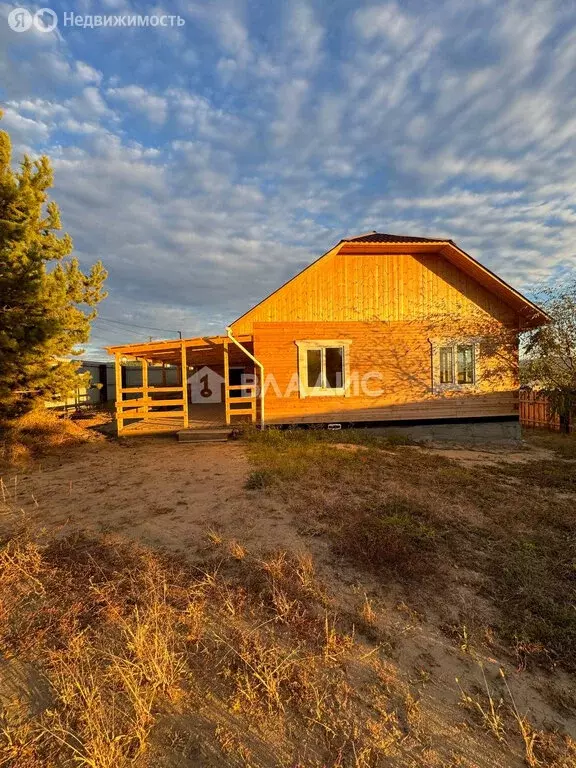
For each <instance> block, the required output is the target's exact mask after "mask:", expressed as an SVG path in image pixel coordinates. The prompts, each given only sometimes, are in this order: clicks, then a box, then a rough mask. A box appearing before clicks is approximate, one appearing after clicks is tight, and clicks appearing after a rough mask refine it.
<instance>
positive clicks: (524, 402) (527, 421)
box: [519, 389, 574, 432]
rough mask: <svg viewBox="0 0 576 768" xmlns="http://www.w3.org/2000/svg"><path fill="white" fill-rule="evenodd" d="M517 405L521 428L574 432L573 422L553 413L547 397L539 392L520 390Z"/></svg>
mask: <svg viewBox="0 0 576 768" xmlns="http://www.w3.org/2000/svg"><path fill="white" fill-rule="evenodd" d="M519 404H520V423H521V424H522V426H523V427H530V428H532V427H538V428H543V429H548V430H550V431H552V432H572V431H574V421H573V420H571V419H568V418H560V416H559V415H558V414H557V413H553V412H552V407H551V405H550V400H549V398H548V396H547V395H545V394H543V393H541V392H534V391H532V390H527V389H521V390H520V397H519Z"/></svg>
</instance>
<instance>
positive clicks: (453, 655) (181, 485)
mask: <svg viewBox="0 0 576 768" xmlns="http://www.w3.org/2000/svg"><path fill="white" fill-rule="evenodd" d="M335 447H336V448H340V449H343V450H364V449H363V448H362V447H361V446H354V447H352V446H346V445H343V444H341V445H338V446H335ZM402 450H422V449H421V448H405V449H402ZM425 450H431V451H432V452H434V453H439V454H442V455H444V456H446V457H448V458H452V459H457V460H460V461H463V462H465V463H467V464H491V463H498V462H500V461H502V460H507V461H527V460H528V461H529V460H538V459H542V458H547V457H548V454H549V452H548V451H544V450H542V449H531V448H526V449H525V450H517V451H516V450H510V449H508V450H506V449H497V448H488V447H487V448H486V449H482V450H468V449H456V448H451V447H450V448H448V447H442V446H434V447H432V448H430V449H425ZM250 471H251V467H250V465H249V462H248V459H247V456H246V453H245V450H244V447H243V446H242V444H240V443H237V442H228V443H216V444H189V443H188V444H186V443H177V442H176V441H175V440H174V439H172V438H170V437H168V438H166V437H146V438H135V437H133V438H130V439H127V440H104V439H103V440H100V441H96V442H91V443H88V444H85V445H81V446H76V447H72V448H68V449H66V450H63V451H62V452H60V453H59V454H58V455H54V456H51V457H48V458H46V459H45V460H44V461H43V462H36V463H35V464H34V465H33V467H32V468H31V469H30V470H29V471H27V472H19V473H16V472H9V473H5V474H4V476H3V478H2V481H3V487H4V493H5V494H6V495H7V496H8V497H9V500H10V501H11V503H12V505H14V501H16V505H15V506H17V507H19V508H21V509H22V510H24V511H25V512H26V513H27V515H29V516H30V517H31V518H32V519H33V520H34V521H35V522H37V523H39V524H40V525H44V526H51V525H53V524H56V525H58V526H62V532H63V533H65V532H67V531H68V530H74V529H84V530H88V531H90V530H93V531H95V532H98V533H102V532H110V533H115V534H120V535H121V536H126V537H129V538H132V539H134V540H136V541H139V542H142V543H144V544H149V545H151V546H153V547H157V548H162V549H166V550H168V551H172V552H177V553H179V554H181V555H184V556H188V557H190V558H198V557H200V558H201V557H202V553H203V551H204V550H205V548H206V547H210V546H213V545H211V544H210V542H209V536H210V532H211V531H213V532H218V533H219V534H220V535H221V536H222V538H223V539H225V540H230V539H237V540H238V541H240V542H241V543H242V545H243V546H245V547H246V548H247V549H248V550H250V551H251V552H252V553H253V554H257V555H258V554H260V553H264V552H266V551H270V550H274V549H280V548H281V549H287V550H291V551H308V552H310V553H311V554H312V556H313V559H314V563H315V567H316V570H317V573H318V576H319V577H320V578H321V580H322V582H323V583H325V584H329V585H330V587H331V591H332V592H333V594H334V595H336V596H337V603H338V606H339V611H343V612H349V615H352V614H354V613H355V612H356V611H358V609H359V606H361V605H362V604H363V601H364V600H365V599H366V597H369V598H370V599H371V600H372V601H373V607H374V609H375V611H376V612H377V614H378V616H379V625H380V626H381V628H382V629H384V630H385V631H386V632H387V633H388V634H389V635H390V637H393V638H394V639H395V640H394V647H395V650H394V655H395V656H396V657H397V659H398V664H399V666H400V667H401V668H402V670H403V674H405V675H407V676H409V677H410V678H414V679H418V676H420V675H422V674H424V672H423V670H425V671H426V675H430V683H429V684H427V686H426V691H425V695H424V698H423V701H422V706H423V708H424V711H425V713H426V716H427V717H429V718H432V719H433V720H434V721H435V723H436V724H435V728H434V729H435V730H436V731H437V734H438V739H439V741H440V742H441V741H443V740H444V739H447V740H448V742H451V741H452V742H454V743H457V742H461V743H462V746H464V745H466V751H467V752H468V753H469V754H470V755H472V756H473V757H472V764H473V765H475V766H481V767H482V768H484V767H486V768H489V767H495V766H498V767H500V766H502V768H503V767H504V766H520V765H521V764H522V760H521V758H520V757H519V756H518V755H515V756H514V757H513V756H512V755H511V754H508V753H503V752H501V750H500V748H499V747H498V745H497V744H496V743H494V744H493V743H492V742H491V741H490V740H489V739H485V738H482V739H481V740H478V739H477V737H476V736H475V735H474V733H473V732H470V733H468V732H467V731H466V730H462V729H461V728H460V723H461V722H462V719H463V715H462V712H461V706H460V703H459V692H458V689H457V687H456V685H455V682H454V681H455V678H456V677H459V678H460V679H462V680H466V682H467V684H468V685H472V684H478V685H481V684H482V680H481V679H480V678H479V672H478V669H479V667H478V663H477V661H476V660H473V659H472V657H471V656H469V655H468V654H464V653H462V652H461V651H460V650H459V649H458V648H457V647H455V645H454V643H453V641H451V640H449V639H448V638H447V637H446V635H445V634H444V633H443V632H442V631H441V630H440V629H439V621H438V617H435V616H434V610H435V609H434V606H433V605H427V604H423V605H422V614H420V612H419V611H418V612H415V611H414V610H413V609H412V608H409V607H408V606H407V605H406V604H405V602H404V600H403V594H402V591H401V590H400V589H395V588H393V587H388V588H387V589H385V590H383V589H382V587H381V586H380V585H379V583H378V581H377V580H376V579H375V578H373V577H370V576H368V575H367V574H364V575H363V576H362V578H361V580H359V576H360V574H359V573H358V572H357V571H355V570H354V569H353V568H351V567H348V566H346V565H345V564H343V563H337V562H335V561H334V557H333V555H332V554H331V552H330V548H329V544H328V542H327V541H324V539H323V538H322V537H317V536H308V535H306V531H305V529H304V528H303V527H302V521H297V520H295V519H294V518H293V516H292V514H291V513H290V512H289V511H288V510H287V509H286V508H284V507H283V506H282V505H281V504H280V503H279V502H277V501H275V500H273V499H272V498H270V497H269V496H268V495H267V494H266V493H263V492H259V491H248V490H246V489H245V487H244V485H245V482H246V479H247V477H248V474H249V472H250ZM471 595H472V593H471V592H470V591H469V590H468V589H467V588H466V585H465V584H464V583H463V584H462V594H461V596H460V599H461V600H462V602H466V601H469V600H470V599H471ZM416 604H417V601H416ZM458 609H459V605H458V604H457V602H456V603H455V604H454V605H452V606H450V611H449V614H453V616H450V615H448V616H447V615H444V617H443V618H444V621H446V620H447V618H452V620H453V621H454V622H456V621H457V617H458ZM424 614H427V616H426V618H425V617H424ZM482 663H483V664H484V665H485V668H486V670H487V675H488V677H489V680H490V684H491V685H492V684H494V685H497V683H498V678H499V667H500V663H499V662H497V661H496V660H494V659H491V658H488V657H484V658H483V659H482ZM507 673H508V676H509V679H510V680H511V683H512V685H513V688H514V690H515V691H518V692H519V693H520V701H521V702H522V704H523V705H526V708H527V709H528V707H529V708H530V709H531V710H533V711H535V712H538V713H539V717H538V720H539V721H542V720H545V721H546V722H547V723H548V724H550V725H551V726H552V727H559V728H561V729H568V730H570V726H571V725H574V724H573V723H569V722H567V721H566V720H564V719H563V718H561V717H559V716H558V713H557V712H555V711H554V710H553V709H552V708H551V707H550V706H549V705H548V703H547V702H546V701H544V700H543V698H542V697H541V696H540V695H537V696H536V695H535V693H534V689H533V688H532V685H531V684H529V683H528V680H524V678H523V677H522V676H521V675H519V674H518V673H517V671H516V670H515V669H514V668H513V666H509V667H508V668H507ZM564 677H565V676H564V675H561V674H558V675H557V677H556V679H557V682H558V683H559V684H565V685H566V686H567V687H568V686H570V684H571V683H570V681H569V679H567V678H566V680H564ZM447 713H450V714H449V715H448V716H447ZM450 723H452V725H450Z"/></svg>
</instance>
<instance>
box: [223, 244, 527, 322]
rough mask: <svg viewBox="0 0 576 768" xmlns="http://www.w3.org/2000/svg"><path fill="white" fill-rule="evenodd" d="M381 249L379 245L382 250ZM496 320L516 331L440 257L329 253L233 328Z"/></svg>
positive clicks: (506, 315)
mask: <svg viewBox="0 0 576 768" xmlns="http://www.w3.org/2000/svg"><path fill="white" fill-rule="evenodd" d="M384 248H385V246H383V249H384ZM471 315H474V316H475V317H476V318H477V319H483V320H484V321H486V320H488V319H496V320H497V321H498V322H504V323H510V324H516V325H517V323H518V317H517V315H516V313H515V312H514V311H513V310H512V309H511V308H510V307H509V306H508V305H506V304H505V303H504V302H503V301H502V300H501V299H500V298H499V297H498V296H496V295H495V294H493V293H491V292H490V291H488V290H487V289H486V288H485V287H484V286H482V285H480V284H479V283H478V282H477V281H476V280H474V279H473V278H472V277H470V276H469V275H467V274H466V273H465V272H463V271H462V270H461V269H459V268H458V267H456V266H455V265H454V264H452V263H451V262H450V261H448V260H447V259H446V257H444V256H442V255H441V254H439V253H413V254H410V253H404V254H399V253H385V252H382V253H347V252H339V253H329V254H328V255H326V256H325V257H323V258H322V259H320V260H319V261H317V262H315V263H314V264H312V265H311V266H310V267H308V268H307V269H305V270H304V271H303V272H301V273H300V274H299V275H297V277H295V278H294V279H293V280H292V281H291V282H289V283H287V284H286V285H285V286H283V287H282V288H280V289H279V290H278V291H276V293H274V294H272V295H271V296H269V297H268V298H267V299H265V300H264V301H263V302H262V303H261V304H259V305H257V306H256V307H254V308H253V309H252V310H251V311H250V312H248V313H247V314H246V315H245V316H244V317H242V318H240V319H239V320H237V321H236V322H235V323H234V324H233V325H232V328H233V331H234V333H235V334H236V335H238V334H241V333H252V328H253V324H254V323H261V322H283V321H291V322H298V321H300V322H303V321H319V322H320V321H334V320H338V321H346V320H357V321H390V322H407V321H413V320H422V321H430V319H431V318H433V317H434V318H436V319H437V321H438V322H440V321H441V319H442V318H454V317H456V318H459V317H463V316H471Z"/></svg>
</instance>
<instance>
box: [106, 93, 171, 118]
mask: <svg viewBox="0 0 576 768" xmlns="http://www.w3.org/2000/svg"><path fill="white" fill-rule="evenodd" d="M106 96H107V97H108V98H110V99H112V100H117V101H121V102H124V103H125V104H126V105H127V106H128V107H129V108H131V109H132V110H133V111H135V112H142V113H143V114H145V115H146V117H147V118H148V120H149V121H150V122H151V123H155V124H157V125H162V124H163V123H164V122H165V121H166V115H167V109H168V105H167V101H166V99H165V98H163V97H162V96H156V95H155V94H153V93H150V92H149V91H147V90H146V89H145V88H142V87H141V86H139V85H127V86H123V87H120V88H108V90H107V91H106Z"/></svg>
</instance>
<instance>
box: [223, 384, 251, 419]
mask: <svg viewBox="0 0 576 768" xmlns="http://www.w3.org/2000/svg"><path fill="white" fill-rule="evenodd" d="M256 389H257V385H256V384H228V392H227V396H226V424H230V423H231V418H232V416H250V421H251V422H252V423H253V424H254V423H255V422H256V409H257V405H258V402H257V397H256ZM238 391H241V392H250V394H249V395H241V396H240V397H233V396H232V392H238ZM236 405H240V406H241V407H240V408H235V407H233V406H236Z"/></svg>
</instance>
